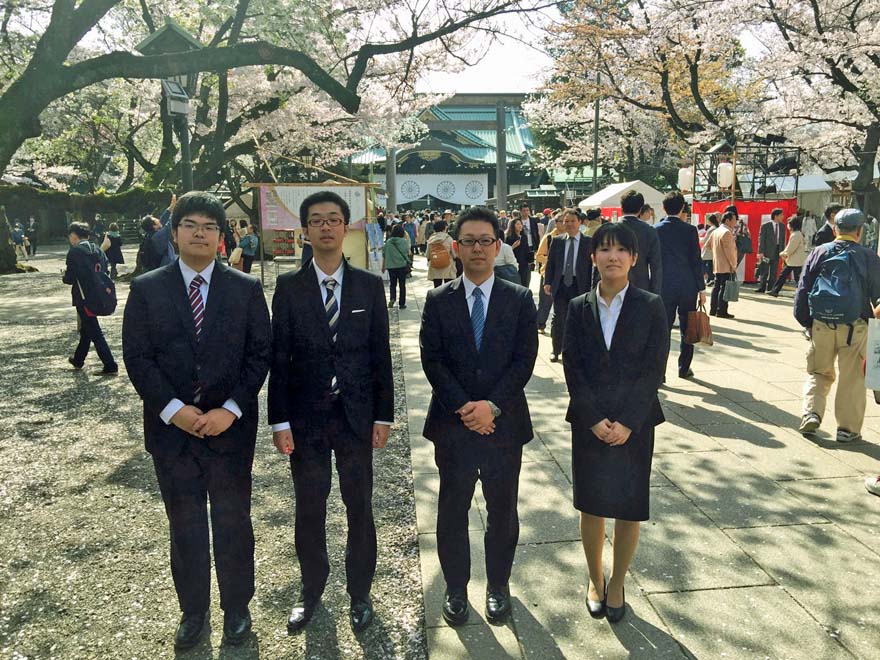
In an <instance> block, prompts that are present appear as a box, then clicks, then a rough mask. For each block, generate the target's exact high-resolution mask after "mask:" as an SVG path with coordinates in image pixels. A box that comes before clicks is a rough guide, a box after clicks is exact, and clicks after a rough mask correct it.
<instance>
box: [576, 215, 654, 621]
mask: <svg viewBox="0 0 880 660" xmlns="http://www.w3.org/2000/svg"><path fill="white" fill-rule="evenodd" d="M592 250H593V263H594V264H595V267H596V268H597V269H598V270H599V272H600V275H601V280H600V282H599V284H598V286H597V287H596V288H595V289H593V290H592V291H590V292H589V293H587V294H585V295H582V296H579V297H577V298H575V299H574V300H572V302H571V306H570V309H569V311H568V320H567V321H568V322H567V324H566V329H565V345H564V348H563V351H562V364H563V367H564V369H565V382H566V384H567V385H568V391H569V396H570V401H569V406H568V412H567V414H566V420H567V421H568V422H569V423H570V424H571V442H572V455H571V462H572V475H573V479H572V481H573V489H574V506H575V508H576V509H578V510H579V511H580V512H581V525H580V526H581V539H582V541H583V545H584V553H585V555H586V557H587V565H588V567H589V573H590V584H589V587H588V592H587V608H588V610H589V612H590V614H591V615H592V616H593V617H596V618H598V617H601V616H603V615H605V614H606V613H607V617H608V620H609V621H611V622H616V621H619V620H620V619H621V618H622V617H623V615H624V611H625V598H626V597H625V593H624V588H623V583H624V578H625V577H626V571H627V569H628V568H629V565H630V562H631V561H632V558H633V555H634V553H635V550H636V545H637V544H638V538H639V521H642V520H647V519H648V514H649V502H648V500H649V488H648V487H649V481H650V477H651V460H652V456H653V451H654V427H655V426H656V425H658V424H660V423H662V422H663V421H664V417H663V411H662V409H661V408H660V401H659V399H658V397H657V391H658V389H659V388H660V384H661V382H662V380H663V374H664V372H665V371H666V358H667V355H668V352H669V328H668V326H667V324H666V311H665V307H664V304H663V300H662V299H661V298H660V297H659V296H657V295H655V294H653V293H649V292H647V291H645V290H643V289H640V288H638V287H636V286H631V285H630V282H629V279H628V276H629V271H630V269H631V268H632V266H633V265H634V264H635V262H636V260H637V259H638V258H639V255H638V251H637V246H636V238H635V234H634V233H633V232H632V231H631V230H630V229H629V228H627V227H626V225H623V224H622V223H607V224H604V225H602V226H601V227H599V229H597V230H596V233H595V234H594V235H593V244H592ZM605 518H614V519H615V521H616V522H615V525H614V540H613V545H614V564H613V572H612V573H611V574H610V576H608V579H607V582H606V579H605V575H604V573H603V569H602V550H603V547H604V544H605Z"/></svg>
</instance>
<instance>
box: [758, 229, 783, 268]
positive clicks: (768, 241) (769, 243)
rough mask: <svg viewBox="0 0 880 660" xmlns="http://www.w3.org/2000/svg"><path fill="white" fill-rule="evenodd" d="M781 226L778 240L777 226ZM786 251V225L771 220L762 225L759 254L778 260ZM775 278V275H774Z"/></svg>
mask: <svg viewBox="0 0 880 660" xmlns="http://www.w3.org/2000/svg"><path fill="white" fill-rule="evenodd" d="M775 225H779V230H778V231H779V239H778V240H777V238H776V231H777V229H776V226H775ZM784 249H785V225H783V224H780V223H778V222H776V221H775V220H771V221H770V222H765V223H764V224H763V225H761V233H760V235H759V236H758V252H759V253H760V254H763V255H764V256H765V257H767V258H768V259H778V258H779V253H780V252H782V251H783V250H784ZM773 276H774V277H775V273H774V274H773Z"/></svg>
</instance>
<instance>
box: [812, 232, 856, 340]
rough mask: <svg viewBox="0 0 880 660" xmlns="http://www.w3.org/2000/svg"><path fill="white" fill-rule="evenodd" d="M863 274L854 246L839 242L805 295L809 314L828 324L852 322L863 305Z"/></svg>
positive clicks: (832, 249) (829, 252) (835, 324)
mask: <svg viewBox="0 0 880 660" xmlns="http://www.w3.org/2000/svg"><path fill="white" fill-rule="evenodd" d="M866 300H867V294H866V293H865V276H864V274H863V273H862V269H861V268H860V265H859V261H858V255H856V250H855V248H854V247H852V246H851V245H849V244H848V243H847V242H846V241H838V242H837V243H835V244H834V246H833V247H832V248H831V249H830V250H829V251H828V257H827V258H826V259H825V261H824V262H822V270H821V271H820V272H819V276H818V277H817V278H816V281H815V282H813V288H812V289H810V293H809V294H808V296H807V301H808V302H809V305H810V316H812V317H813V319H814V320H817V321H822V322H823V323H827V324H828V325H831V326H837V325H839V324H841V323H842V324H852V323H855V322H856V321H858V320H859V318H861V316H862V311H863V310H864V308H865V301H866Z"/></svg>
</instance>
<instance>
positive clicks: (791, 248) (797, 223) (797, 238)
mask: <svg viewBox="0 0 880 660" xmlns="http://www.w3.org/2000/svg"><path fill="white" fill-rule="evenodd" d="M803 223H804V221H803V220H801V219H800V218H799V217H798V216H796V215H793V216H791V217H790V218H789V219H788V230H789V231H790V232H791V235H790V236H789V237H788V244H787V245H786V246H785V249H784V250H783V251H782V252H781V253H780V254H779V256H780V257H782V258H783V259H785V268H783V269H782V272H781V273H780V274H779V278H778V279H777V280H776V284H774V285H773V288H772V289H771V290H770V291H768V292H767V293H768V294H769V295H771V296H773V297H774V298H776V297H777V296H779V292H780V291H782V285H783V284H785V280H787V279H788V275H789V273H794V283H795V284H797V282H798V280H799V279H800V278H801V269H802V268H803V267H804V264H805V263H806V262H807V250H806V247H807V241H806V239H805V238H804V234H803V231H801V230H802V229H803Z"/></svg>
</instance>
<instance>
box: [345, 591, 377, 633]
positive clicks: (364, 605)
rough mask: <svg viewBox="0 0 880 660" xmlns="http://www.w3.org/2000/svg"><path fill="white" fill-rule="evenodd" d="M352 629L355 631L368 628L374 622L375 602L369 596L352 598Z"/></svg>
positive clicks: (350, 613) (349, 616)
mask: <svg viewBox="0 0 880 660" xmlns="http://www.w3.org/2000/svg"><path fill="white" fill-rule="evenodd" d="M348 618H349V620H350V621H351V629H352V630H354V631H355V632H361V631H362V630H366V629H367V628H368V627H369V625H370V624H371V623H373V603H372V601H370V599H369V598H352V599H351V609H350V610H349V612H348Z"/></svg>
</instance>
